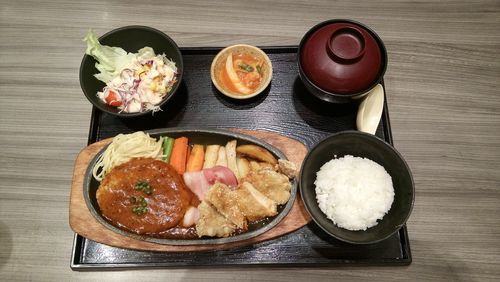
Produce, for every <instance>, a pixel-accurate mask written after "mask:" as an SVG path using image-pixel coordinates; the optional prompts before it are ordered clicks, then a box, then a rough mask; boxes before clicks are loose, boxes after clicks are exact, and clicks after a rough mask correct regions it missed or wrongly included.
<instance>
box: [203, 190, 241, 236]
mask: <svg viewBox="0 0 500 282" xmlns="http://www.w3.org/2000/svg"><path fill="white" fill-rule="evenodd" d="M205 201H207V202H208V203H210V204H212V206H214V208H215V209H216V210H217V211H218V212H219V213H221V214H222V215H223V216H225V217H226V218H227V219H228V220H229V221H230V222H232V223H233V224H235V225H236V226H237V227H238V228H240V229H242V230H247V229H248V226H247V220H246V218H245V215H244V214H243V213H242V212H241V210H240V208H239V207H238V202H237V198H236V194H235V193H234V192H233V191H232V190H231V188H229V187H228V186H226V185H225V184H222V183H220V182H217V183H215V184H214V185H213V186H212V187H211V188H210V189H209V190H208V193H207V195H206V197H205Z"/></svg>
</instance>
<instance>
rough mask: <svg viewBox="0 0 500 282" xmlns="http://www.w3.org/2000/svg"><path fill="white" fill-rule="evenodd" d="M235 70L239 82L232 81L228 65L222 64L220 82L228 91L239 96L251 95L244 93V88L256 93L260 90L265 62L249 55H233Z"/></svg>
mask: <svg viewBox="0 0 500 282" xmlns="http://www.w3.org/2000/svg"><path fill="white" fill-rule="evenodd" d="M232 60H233V64H232V66H233V70H234V72H235V73H236V75H237V81H235V80H234V78H233V79H232V78H231V76H230V75H229V74H228V71H227V69H226V63H223V64H220V69H219V71H218V72H219V77H220V82H221V84H222V85H223V87H224V88H226V89H227V90H229V91H231V92H233V93H237V94H242V95H244V94H249V93H245V92H243V91H242V87H243V88H246V89H248V90H250V91H251V92H254V91H255V90H256V89H257V88H259V86H260V84H261V83H262V79H263V72H262V70H263V62H264V60H262V59H260V58H258V57H256V56H253V55H251V54H248V53H235V54H232Z"/></svg>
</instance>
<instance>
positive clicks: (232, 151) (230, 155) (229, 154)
mask: <svg viewBox="0 0 500 282" xmlns="http://www.w3.org/2000/svg"><path fill="white" fill-rule="evenodd" d="M226 158H227V167H228V168H229V169H230V170H232V171H233V173H234V176H236V179H240V174H239V172H238V165H237V164H236V140H231V141H229V142H227V144H226Z"/></svg>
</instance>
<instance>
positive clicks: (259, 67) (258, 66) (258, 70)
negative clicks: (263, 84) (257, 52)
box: [255, 65, 262, 75]
mask: <svg viewBox="0 0 500 282" xmlns="http://www.w3.org/2000/svg"><path fill="white" fill-rule="evenodd" d="M255 68H256V69H257V72H258V73H259V74H260V75H262V66H261V65H257V66H256V67H255Z"/></svg>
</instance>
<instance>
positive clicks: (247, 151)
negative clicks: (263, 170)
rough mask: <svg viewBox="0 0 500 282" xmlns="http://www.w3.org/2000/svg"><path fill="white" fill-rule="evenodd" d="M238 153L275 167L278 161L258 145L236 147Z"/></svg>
mask: <svg viewBox="0 0 500 282" xmlns="http://www.w3.org/2000/svg"><path fill="white" fill-rule="evenodd" d="M236 152H237V153H239V154H242V155H245V156H248V157H250V158H253V159H256V160H259V161H263V162H266V163H270V164H272V165H275V164H277V163H278V160H277V159H276V158H275V157H274V156H273V154H271V152H269V151H268V150H266V149H264V148H262V147H260V146H257V145H241V146H238V147H236Z"/></svg>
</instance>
